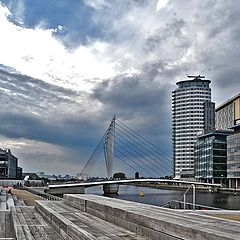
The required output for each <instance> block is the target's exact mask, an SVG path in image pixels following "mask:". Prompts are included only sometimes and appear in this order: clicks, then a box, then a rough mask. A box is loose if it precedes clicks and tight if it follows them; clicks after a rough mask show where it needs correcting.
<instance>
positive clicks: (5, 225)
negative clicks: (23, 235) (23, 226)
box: [0, 211, 14, 239]
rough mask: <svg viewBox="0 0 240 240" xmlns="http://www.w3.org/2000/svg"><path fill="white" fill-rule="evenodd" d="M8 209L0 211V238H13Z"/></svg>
mask: <svg viewBox="0 0 240 240" xmlns="http://www.w3.org/2000/svg"><path fill="white" fill-rule="evenodd" d="M13 237H14V234H13V227H12V222H11V215H10V211H0V239H13Z"/></svg>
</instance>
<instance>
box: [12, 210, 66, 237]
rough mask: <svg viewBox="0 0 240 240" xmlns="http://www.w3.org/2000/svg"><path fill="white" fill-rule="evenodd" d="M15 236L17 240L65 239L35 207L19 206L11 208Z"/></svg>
mask: <svg viewBox="0 0 240 240" xmlns="http://www.w3.org/2000/svg"><path fill="white" fill-rule="evenodd" d="M11 214H12V221H13V228H14V235H15V238H14V239H17V240H36V239H39V240H40V239H43V240H45V239H48V240H50V239H51V240H56V239H58V240H61V239H63V238H62V237H61V236H60V235H59V234H58V233H57V232H56V231H55V230H54V229H53V228H52V227H51V226H49V224H48V223H47V222H46V221H44V219H43V217H42V216H41V215H40V214H39V213H37V212H36V211H35V210H34V207H27V206H18V207H12V208H11Z"/></svg>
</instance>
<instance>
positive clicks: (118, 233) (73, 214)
mask: <svg viewBox="0 0 240 240" xmlns="http://www.w3.org/2000/svg"><path fill="white" fill-rule="evenodd" d="M35 208H36V210H37V211H38V212H40V213H41V214H42V215H43V216H44V217H45V218H46V220H47V221H48V222H49V223H50V224H51V225H52V226H53V227H54V228H55V229H56V230H57V231H58V232H59V233H60V234H61V235H62V236H63V237H64V238H65V237H66V236H69V237H71V238H72V239H74V240H75V239H76V240H77V239H87V240H90V239H91V240H97V239H101V240H103V239H104V240H110V239H113V240H121V239H123V240H137V239H138V240H140V239H141V240H144V239H146V238H144V237H142V236H140V235H138V234H136V233H133V232H131V231H128V230H126V229H124V228H121V227H119V226H117V225H115V224H113V223H111V222H107V221H105V220H102V219H100V218H98V217H96V216H93V215H91V214H89V213H86V212H83V211H81V210H78V209H76V208H74V207H71V206H69V205H66V204H64V203H63V202H52V201H37V203H36V205H35Z"/></svg>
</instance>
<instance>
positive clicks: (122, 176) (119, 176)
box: [113, 172, 127, 179]
mask: <svg viewBox="0 0 240 240" xmlns="http://www.w3.org/2000/svg"><path fill="white" fill-rule="evenodd" d="M126 178H127V177H126V175H125V173H123V172H117V173H114V174H113V179H126Z"/></svg>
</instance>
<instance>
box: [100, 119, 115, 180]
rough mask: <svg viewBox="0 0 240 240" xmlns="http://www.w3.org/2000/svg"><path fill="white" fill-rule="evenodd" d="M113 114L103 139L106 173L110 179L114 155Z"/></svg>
mask: <svg viewBox="0 0 240 240" xmlns="http://www.w3.org/2000/svg"><path fill="white" fill-rule="evenodd" d="M115 119H116V118H115V116H114V117H113V119H112V122H111V124H110V126H109V128H108V130H107V133H106V137H105V140H104V143H103V145H104V156H105V162H106V167H107V175H108V178H109V179H110V178H111V177H112V176H113V157H114V142H115Z"/></svg>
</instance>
